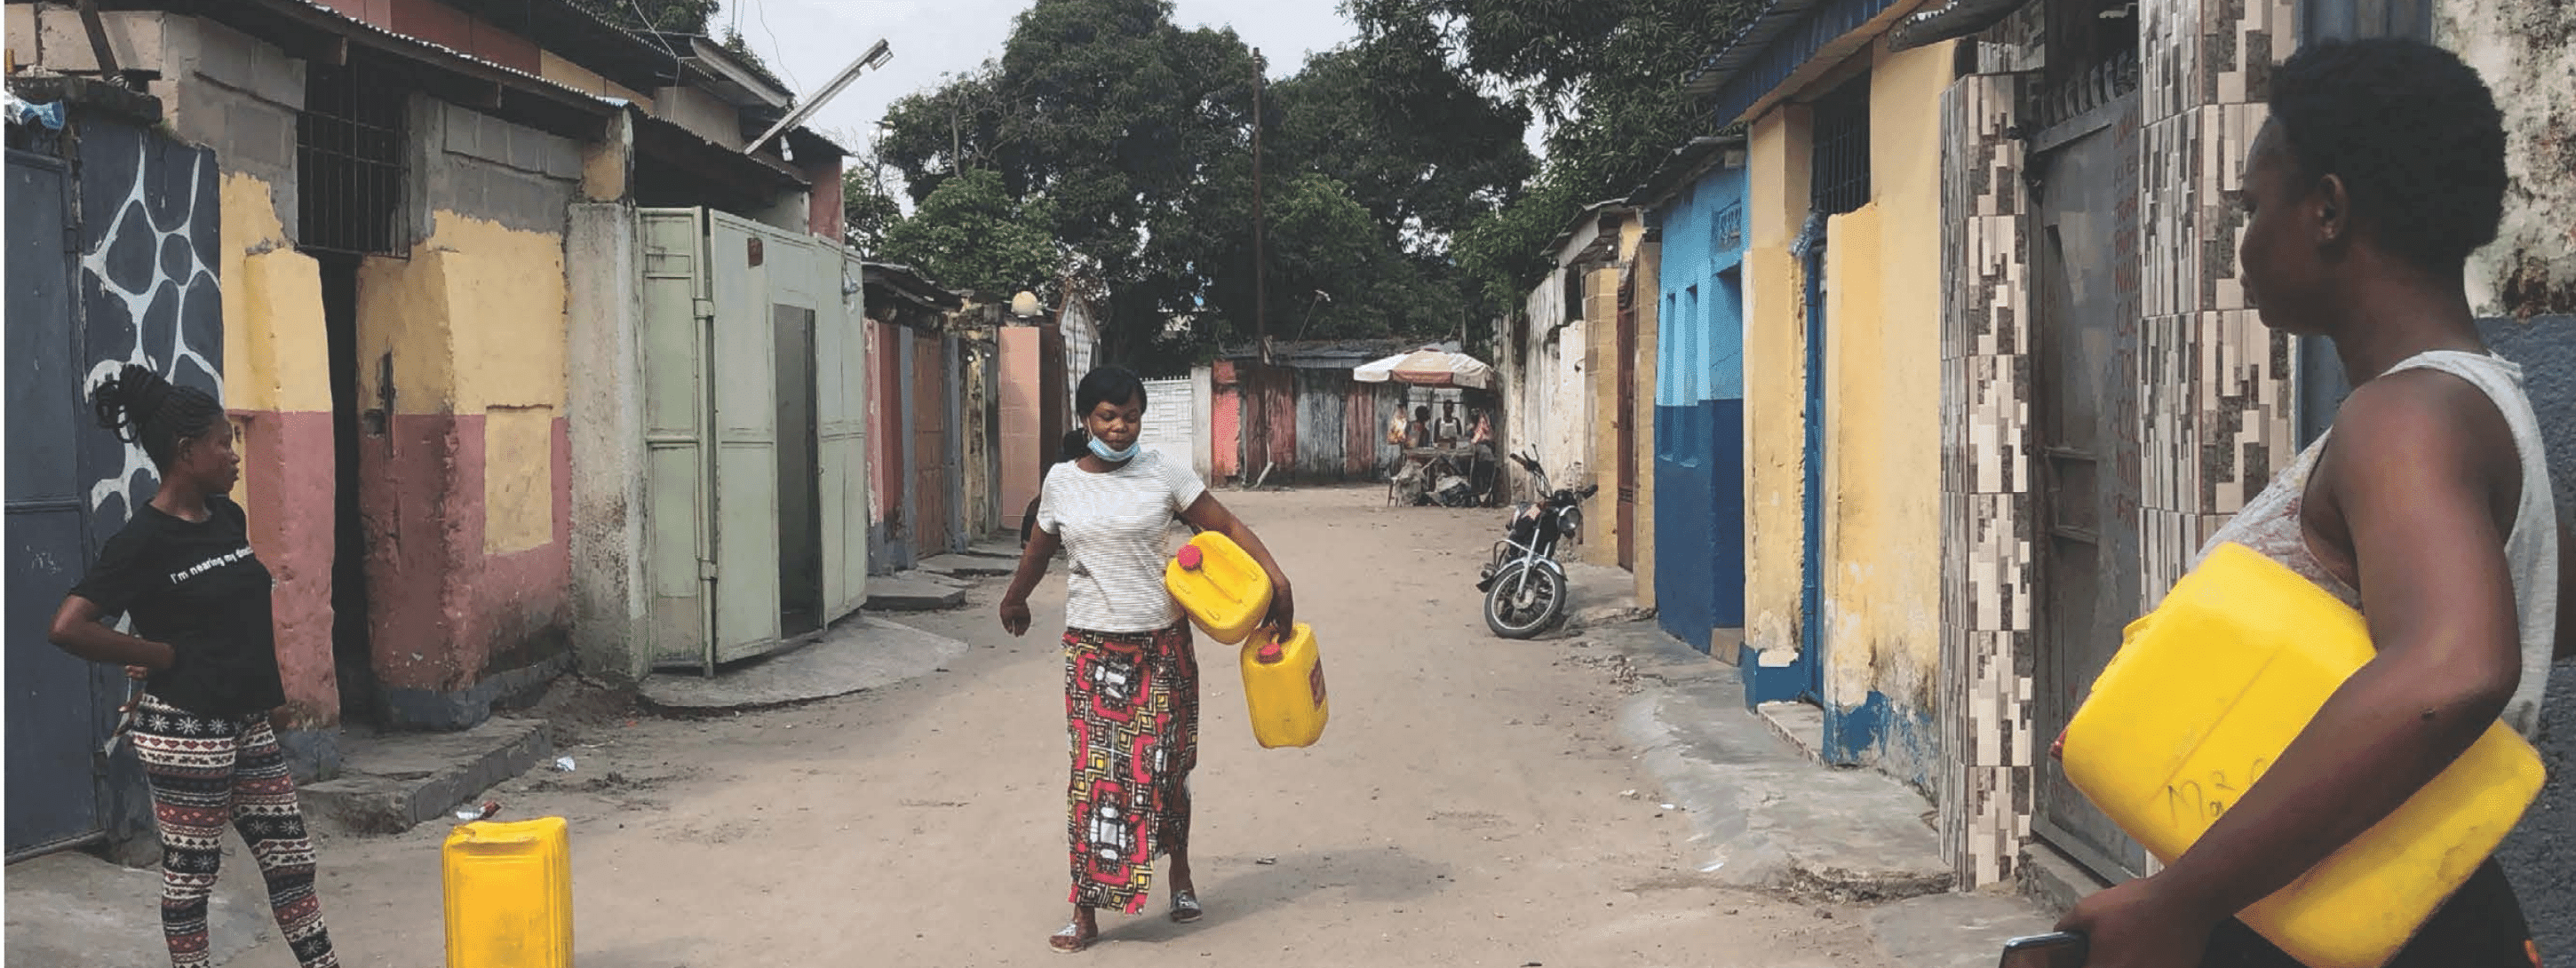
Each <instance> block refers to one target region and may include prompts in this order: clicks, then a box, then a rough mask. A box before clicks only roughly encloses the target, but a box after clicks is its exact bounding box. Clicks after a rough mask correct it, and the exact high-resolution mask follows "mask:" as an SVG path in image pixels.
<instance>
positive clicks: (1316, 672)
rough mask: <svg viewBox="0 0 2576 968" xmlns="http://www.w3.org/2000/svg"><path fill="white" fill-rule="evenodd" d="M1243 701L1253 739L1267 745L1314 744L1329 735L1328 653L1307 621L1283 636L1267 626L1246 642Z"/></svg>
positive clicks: (1268, 746) (1244, 645)
mask: <svg viewBox="0 0 2576 968" xmlns="http://www.w3.org/2000/svg"><path fill="white" fill-rule="evenodd" d="M1243 701H1244V704H1245V705H1247V706H1250V707H1251V710H1252V738H1253V739H1254V740H1257V741H1259V742H1260V743H1261V746H1262V748H1264V749H1278V748H1280V747H1283V746H1313V745H1315V741H1316V740H1318V739H1322V738H1323V736H1324V722H1325V721H1326V720H1328V719H1331V718H1332V715H1333V708H1332V705H1331V704H1330V703H1328V702H1326V701H1325V698H1324V657H1323V655H1322V653H1320V652H1318V651H1317V650H1316V648H1315V630H1314V629H1313V628H1310V627H1308V626H1307V625H1306V623H1304V622H1299V623H1297V628H1296V630H1295V631H1293V632H1291V633H1289V635H1288V638H1287V639H1286V640H1284V641H1283V640H1281V639H1280V638H1279V637H1278V636H1276V635H1273V634H1272V633H1270V632H1269V631H1268V630H1263V631H1260V632H1256V633H1253V636H1252V638H1250V639H1249V640H1246V641H1245V642H1244V643H1243Z"/></svg>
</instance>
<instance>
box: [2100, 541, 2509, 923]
mask: <svg viewBox="0 0 2576 968" xmlns="http://www.w3.org/2000/svg"><path fill="white" fill-rule="evenodd" d="M2123 637H2124V639H2125V642H2124V643H2123V644H2122V646H2121V648H2120V651H2119V654H2118V655H2116V656H2114V657H2113V658H2112V659H2111V662H2110V664H2109V665H2108V666H2107V667H2105V668H2104V669H2103V670H2102V675H2101V678H2099V679H2097V680H2095V682H2094V684H2093V693H2092V695H2091V697H2090V698H2087V699H2086V700H2085V701H2084V704H2083V706H2082V707H2081V708H2079V709H2077V710H2076V712H2075V716H2074V718H2073V720H2072V721H2071V722H2069V723H2068V725H2067V727H2066V734H2065V743H2066V745H2065V766H2066V778H2067V779H2068V780H2069V781H2070V782H2072V783H2074V785H2075V788H2076V789H2077V790H2080V791H2083V793H2084V796H2085V797H2086V798H2087V799H2089V800H2091V801H2093V804H2094V806H2096V807H2099V808H2101V810H2102V812H2103V813H2104V814H2107V815H2109V816H2110V818H2111V820H2112V822H2114V823H2117V824H2119V826H2120V829H2121V830H2123V831H2125V832H2127V833H2128V835H2129V836H2131V837H2134V838H2136V839H2137V841H2138V842H2139V843H2140V844H2141V845H2143V846H2145V847H2146V849H2147V852H2148V853H2150V854H2153V855H2155V857H2156V858H2157V859H2158V860H2160V861H2163V862H2165V863H2171V862H2172V861H2173V859H2174V858H2176V857H2179V856H2181V855H2182V853H2183V851H2184V850H2185V849H2187V848H2189V847H2190V846H2191V845H2192V843H2193V842H2194V841H2196V840H2199V839H2200V836H2201V835H2202V834H2204V833H2206V832H2208V830H2209V828H2210V825H2211V824H2213V823H2215V822H2217V820H2218V817H2219V815H2220V814H2222V813H2225V812H2226V811H2227V809H2228V808H2229V807H2231V806H2233V805H2235V803H2236V802H2237V800H2238V799H2240V798H2241V797H2243V795H2244V792H2245V790H2246V788H2248V787H2249V786H2251V785H2253V784H2254V783H2255V782H2257V781H2259V780H2261V779H2262V777H2263V772H2264V770H2265V769H2266V768H2268V767H2270V766H2271V765H2272V763H2273V762H2274V761H2275V760H2276V759H2278V758H2279V756H2280V755H2281V751H2282V750H2283V749H2285V748H2287V747H2288V746H2289V745H2290V741H2291V740H2292V739H2294V738H2296V737H2297V736H2298V734H2299V731H2300V730H2302V729H2304V728H2306V726H2307V724H2308V722H2309V721H2310V720H2312V719H2314V718H2315V717H2316V714H2317V710H2318V709H2319V708H2321V707H2323V706H2324V705H2325V702H2326V699H2327V698H2328V697H2329V696H2331V695H2333V693H2334V691H2335V690H2336V689H2337V688H2339V687H2341V686H2342V685H2343V682H2344V680H2346V679H2348V678H2351V677H2352V674H2353V673H2355V672H2357V671H2360V669H2361V667H2362V666H2363V665H2364V664H2365V663H2368V662H2369V661H2370V658H2371V656H2372V655H2373V654H2374V650H2373V648H2372V646H2371V642H2370V631H2369V629H2368V628H2367V627H2366V626H2365V625H2364V624H2363V623H2362V618H2361V614H2360V613H2358V612H2355V611H2353V610H2352V608H2350V607H2349V606H2346V605H2345V604H2344V603H2343V602H2341V601H2339V600H2337V599H2336V598H2335V597H2334V596H2333V595H2331V594H2328V593H2327V592H2326V591H2325V590H2324V589H2321V588H2318V587H2317V586H2316V585H2315V584H2314V583H2312V582H2310V581H2308V580H2307V579H2306V578H2303V577H2300V576H2299V574H2298V573H2296V572H2293V571H2291V570H2290V569H2288V568H2287V567H2284V566H2282V565H2281V564H2280V563H2278V562H2275V561H2273V560H2271V559H2269V558H2266V557H2264V556H2263V555H2262V554H2260V553H2258V552H2255V551H2253V550H2252V549H2249V548H2246V547H2244V546H2242V545H2236V544H2225V545H2220V546H2219V547H2218V548H2217V549H2216V550H2214V551H2213V552H2212V553H2211V554H2210V556H2209V558H2208V559H2207V560H2206V561H2204V562H2202V564H2201V566H2200V567H2199V568H2197V569H2195V570H2193V571H2192V573H2191V574H2189V575H2187V576H2184V578H2183V579H2182V581H2181V582H2179V583H2177V584H2175V585H2174V588H2173V592H2172V593H2171V594H2169V595H2167V596H2166V598H2165V600H2164V604H2162V605H2160V606H2158V607H2157V608H2156V609H2155V610H2154V611H2153V612H2151V613H2149V614H2148V615H2147V616H2146V617H2144V618H2141V619H2139V620H2137V621H2136V622H2134V623H2131V624H2130V626H2129V628H2128V630H2127V632H2126V633H2125V634H2124V636H2123ZM2543 779H2544V767H2543V766H2542V764H2541V761H2540V755H2539V753H2538V752H2537V751H2535V750H2533V749H2532V748H2531V744H2529V743H2526V742H2524V741H2523V739H2522V737H2521V736H2519V735H2516V734H2515V733H2514V731H2513V730H2512V729H2510V728H2508V727H2506V726H2505V725H2504V724H2503V723H2497V724H2495V725H2493V726H2491V727H2489V728H2488V729H2487V732H2486V735H2484V736H2481V737H2479V739H2478V741H2477V743H2476V744H2475V745H2473V746H2471V747H2470V748H2469V751H2468V752H2467V753H2464V754H2462V755H2461V756H2460V758H2459V759H2458V760H2456V761H2453V762H2452V764H2451V766H2450V768H2449V769H2446V770H2444V771H2442V773H2441V774H2440V775H2439V776H2437V777H2435V778H2434V780H2433V782H2432V783H2431V784H2430V785H2428V786H2426V787H2425V788H2424V789H2422V790H2419V791H2416V794H2415V796H2414V797H2413V798H2411V799H2409V800H2407V801H2406V803H2405V804H2404V805H2402V806H2400V807H2399V808H2398V809H2397V812H2396V813H2394V814H2391V815H2389V817H2388V818H2387V819H2385V820H2382V821H2380V823H2379V824H2378V825H2377V826H2374V827H2372V828H2370V830H2369V831H2367V832H2365V833H2363V834H2362V835H2361V837H2360V838H2359V839H2356V840H2354V841H2353V842H2351V843H2349V844H2345V845H2344V847H2343V849H2342V850H2339V851H2336V852H2335V853H2334V854H2333V855H2332V856H2329V857H2327V858H2326V859H2325V860H2324V861H2323V862H2321V863H2319V864H2318V865H2317V866H2316V867H2314V868H2312V869H2310V870H2309V871H2308V873H2307V874H2306V875H2304V876H2302V877H2300V878H2299V879H2298V880H2296V881H2292V882H2291V883H2290V884H2289V886H2287V887H2284V888H2282V889H2281V890H2280V891H2279V892H2278V893H2275V894H2273V895H2272V896H2271V897H2268V898H2265V899H2263V900H2262V901H2260V902H2257V903H2256V904H2255V905H2254V906H2253V907H2250V908H2247V909H2246V910H2245V911H2244V912H2242V913H2241V914H2240V915H2239V917H2240V918H2241V919H2243V920H2244V922H2245V923H2246V925H2247V926H2249V927H2252V928H2253V929H2254V930H2255V931H2257V932H2259V933H2261V934H2262V935H2263V937H2265V938H2267V939H2269V940H2270V941H2271V942H2272V943H2273V944H2275V945H2279V946H2280V947H2281V949H2282V950H2283V951H2285V952H2287V953H2289V954H2290V956H2291V957H2294V958H2297V959H2298V960H2299V961H2300V962H2301V963H2303V964H2306V965H2308V966H2310V968H2380V966H2381V965H2384V964H2386V963H2387V961H2388V959H2389V958H2391V957H2393V956H2395V955H2396V954H2397V951H2398V949H2399V948H2402V947H2404V946H2405V944H2406V942H2407V941H2408V939H2410V938H2411V937H2412V936H2413V935H2414V933H2415V931H2416V930H2417V929H2418V928H2421V927H2422V926H2423V925H2424V922H2425V921H2426V920H2427V919H2429V918H2431V917H2432V914H2433V911H2434V909H2435V908H2438V907H2440V906H2441V904H2442V902H2444V901H2446V900H2448V899H2449V898H2450V896H2451V895H2452V893H2453V892H2456V891H2458V890H2459V888H2460V885H2461V884H2462V883H2465V882H2466V881H2467V880H2468V878H2469V874H2470V873H2471V872H2473V871H2474V870H2476V868H2477V866H2478V865H2479V864H2480V863H2482V862H2484V861H2485V860H2486V859H2487V857H2488V856H2489V855H2491V854H2493V853H2494V852H2495V849H2496V845H2498V844H2499V843H2501V842H2503V840H2504V837H2505V834H2506V833H2508V832H2510V831H2511V830H2512V829H2513V825H2514V823H2515V822H2516V821H2518V820H2520V819H2521V817H2522V813H2523V811H2524V810H2525V809H2527V808H2529V807H2530V806H2531V803H2532V801H2533V799H2534V798H2536V797H2538V796H2539V793H2540V787H2541V783H2542V781H2543Z"/></svg>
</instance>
